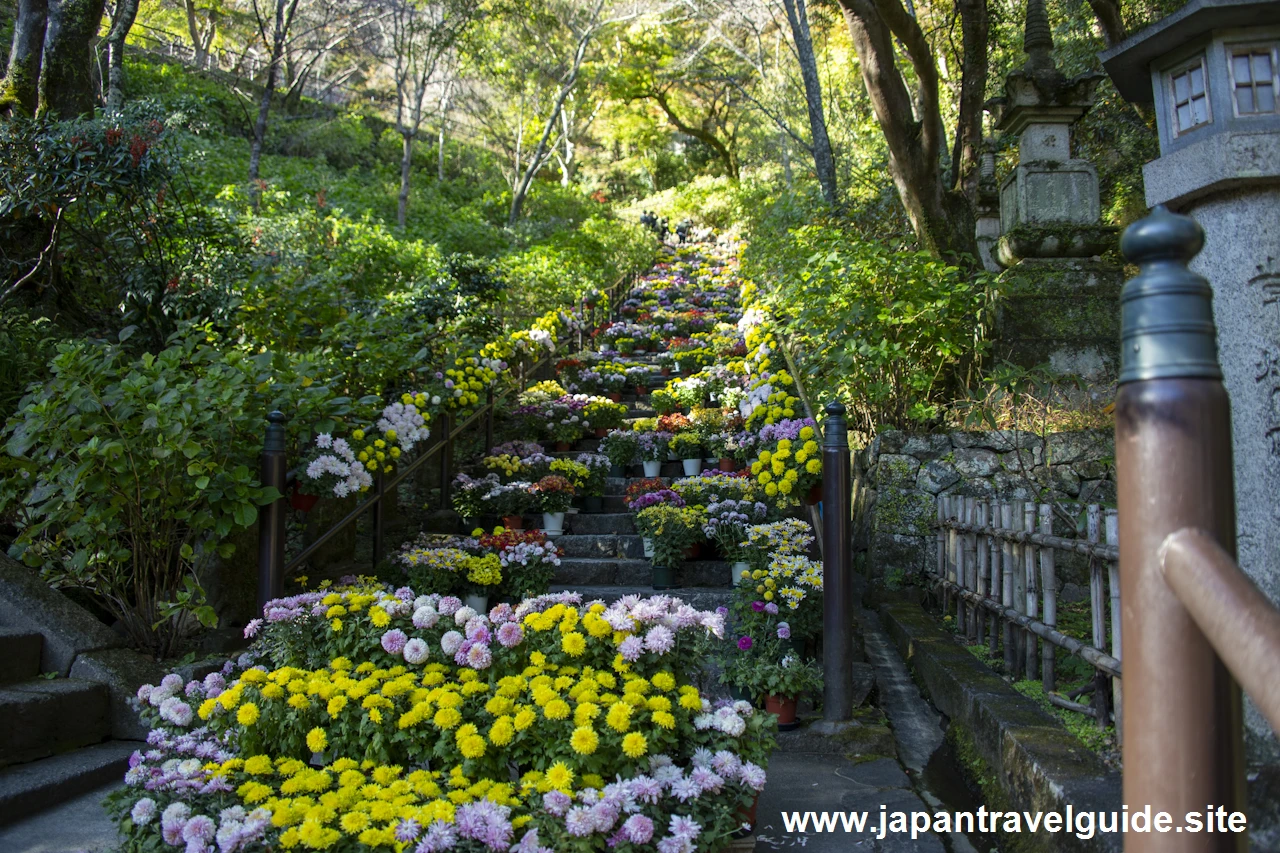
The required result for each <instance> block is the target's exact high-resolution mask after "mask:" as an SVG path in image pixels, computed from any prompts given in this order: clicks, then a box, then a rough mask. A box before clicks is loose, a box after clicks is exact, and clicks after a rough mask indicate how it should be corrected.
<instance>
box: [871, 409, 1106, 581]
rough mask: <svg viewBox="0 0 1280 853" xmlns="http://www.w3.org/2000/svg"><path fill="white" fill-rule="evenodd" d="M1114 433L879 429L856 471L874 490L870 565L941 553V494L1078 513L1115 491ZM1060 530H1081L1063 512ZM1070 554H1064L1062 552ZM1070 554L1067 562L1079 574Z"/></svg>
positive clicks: (927, 560)
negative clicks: (921, 432)
mask: <svg viewBox="0 0 1280 853" xmlns="http://www.w3.org/2000/svg"><path fill="white" fill-rule="evenodd" d="M1114 454H1115V440H1114V436H1113V434H1112V433H1111V431H1109V430H1098V431H1088V432H1064V433H1052V434H1050V435H1049V436H1048V437H1047V440H1046V439H1045V438H1043V437H1042V436H1040V435H1038V434H1035V433H1031V432H1019V431H1009V430H1002V431H993V432H951V433H933V434H927V435H913V434H908V433H905V432H901V431H899V430H890V431H887V432H884V433H881V434H880V435H879V436H877V437H876V438H875V440H874V441H872V442H871V444H870V445H869V446H868V447H866V448H864V449H863V450H862V451H860V452H859V453H858V454H857V457H856V460H855V468H856V471H857V476H859V477H860V478H861V479H862V482H864V483H866V484H868V486H869V487H870V488H871V489H872V490H873V494H872V495H870V496H869V497H870V498H871V501H872V503H871V517H870V518H869V519H868V520H867V521H866V523H865V524H864V525H863V529H865V530H867V531H868V536H867V539H866V541H865V542H864V543H861V545H862V547H863V548H865V550H866V551H867V555H866V557H867V559H866V567H867V568H866V571H867V572H868V573H869V574H870V576H871V577H883V576H885V575H886V574H887V573H889V572H890V571H893V570H900V571H903V572H908V573H910V572H920V571H926V570H928V569H929V568H930V567H931V566H933V565H935V564H936V561H937V551H936V548H937V538H936V532H935V529H934V522H935V520H936V519H937V512H938V509H937V507H938V502H937V501H938V495H952V494H955V495H973V496H977V497H984V498H995V499H1002V500H1039V501H1042V502H1056V503H1059V504H1062V505H1063V506H1065V507H1066V508H1067V509H1068V510H1069V511H1071V512H1072V513H1073V514H1074V513H1076V512H1078V509H1079V508H1080V507H1083V506H1084V505H1087V504H1091V503H1099V504H1103V505H1108V506H1111V505H1114V504H1115V500H1116V489H1115V471H1114V466H1113V464H1112V459H1113V457H1114ZM1054 532H1055V533H1057V534H1059V535H1063V536H1074V535H1075V533H1076V532H1075V530H1074V529H1072V528H1071V525H1070V524H1069V523H1068V522H1066V521H1065V520H1064V519H1057V520H1055V529H1054ZM1063 556H1064V557H1065V556H1066V555H1063ZM1072 568H1073V567H1072V566H1071V565H1070V562H1067V563H1066V565H1065V569H1066V570H1065V571H1064V570H1063V568H1060V569H1059V574H1060V576H1061V577H1062V578H1063V579H1064V581H1065V582H1068V583H1070V582H1072V581H1073V580H1076V579H1075V578H1074V577H1073V574H1074V573H1073V572H1072V571H1071V569H1072Z"/></svg>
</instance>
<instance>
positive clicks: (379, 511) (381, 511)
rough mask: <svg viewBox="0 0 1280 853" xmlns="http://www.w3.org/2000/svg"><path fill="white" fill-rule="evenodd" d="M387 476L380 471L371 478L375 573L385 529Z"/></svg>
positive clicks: (379, 559) (380, 560) (380, 557)
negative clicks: (384, 505) (384, 504)
mask: <svg viewBox="0 0 1280 853" xmlns="http://www.w3.org/2000/svg"><path fill="white" fill-rule="evenodd" d="M386 483H387V475H386V474H385V473H383V472H382V470H381V469H380V470H379V471H378V473H377V474H375V475H374V477H373V494H374V504H373V510H372V512H373V568H374V570H375V571H376V570H377V568H378V564H379V563H381V562H382V544H383V533H384V531H385V528H386V521H387V513H386V509H385V508H384V507H383V503H384V501H385V500H386V495H387V488H386Z"/></svg>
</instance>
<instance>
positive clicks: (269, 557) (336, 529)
mask: <svg viewBox="0 0 1280 853" xmlns="http://www.w3.org/2000/svg"><path fill="white" fill-rule="evenodd" d="M635 279H636V273H634V272H632V273H627V274H625V275H623V276H621V277H619V278H618V279H617V280H616V281H615V282H614V283H613V284H612V285H610V286H609V287H608V288H606V289H605V291H604V292H605V294H606V295H608V297H609V308H608V312H607V314H606V315H605V317H606V319H609V318H616V317H617V316H618V299H617V296H618V291H619V289H620V288H621V287H623V286H624V285H626V286H627V287H628V288H630V287H631V286H633V284H634V282H635ZM575 307H578V308H579V309H580V310H581V309H583V308H585V302H583V301H582V300H580V301H579V303H578V305H577V306H575ZM591 312H592V322H593V323H594V313H595V307H594V306H592V308H591ZM581 319H582V320H583V321H585V320H586V317H585V313H584V316H583V317H582V318H581ZM582 342H583V337H582V332H581V331H579V332H578V335H577V343H578V346H579V348H581V346H582ZM550 360H551V357H550V356H549V355H548V356H543V357H542V358H540V359H539V360H538V361H536V362H534V363H532V364H530V365H526V364H524V363H523V362H522V363H521V365H520V371H519V373H520V382H519V389H520V390H523V389H524V388H525V387H526V384H527V381H528V380H529V378H530V377H531V376H533V375H534V374H535V373H536V372H537V371H539V370H541V369H542V368H543V367H544V366H546V365H547V364H548V363H550ZM514 390H516V389H515V388H514V387H512V388H507V389H505V390H503V391H502V392H501V393H499V394H497V395H495V394H494V392H493V389H490V390H489V392H488V395H487V396H488V399H487V400H486V402H485V404H484V405H483V406H481V407H479V408H477V409H476V410H475V411H473V412H472V413H471V414H470V415H468V416H467V418H466V419H465V420H463V421H462V422H461V423H457V424H455V423H453V420H452V418H453V416H452V415H450V414H445V415H444V416H443V418H442V419H441V425H442V435H440V436H439V437H438V438H437V439H436V441H435V443H434V444H432V445H431V446H430V447H428V448H427V449H426V450H423V451H422V452H421V453H419V454H418V455H417V458H415V459H414V460H413V461H412V462H410V463H408V464H406V465H402V466H400V468H399V470H398V471H397V473H396V476H394V477H393V478H391V480H390V481H389V482H388V481H386V479H385V475H384V474H382V473H379V474H377V475H376V478H375V482H374V492H373V494H372V495H371V496H369V497H368V498H366V499H365V500H364V501H362V502H361V503H359V504H358V505H357V506H355V507H354V508H353V509H352V510H351V511H350V512H348V513H347V514H346V515H345V516H343V517H342V518H341V519H339V520H338V521H337V522H336V523H335V524H333V525H332V526H331V527H329V529H328V530H325V531H324V532H323V533H321V534H320V535H319V536H318V537H317V538H316V539H315V540H314V541H313V542H311V543H310V544H309V545H307V546H306V547H305V548H303V549H302V552H301V553H299V554H298V555H297V556H295V557H294V558H293V559H292V560H289V561H288V562H285V552H284V545H285V542H284V540H285V525H284V522H285V513H284V509H283V502H284V501H285V500H286V498H284V497H283V496H282V497H281V498H279V499H278V500H277V501H274V502H272V503H271V504H268V505H267V506H266V507H264V508H263V512H262V513H261V517H260V522H259V533H258V605H259V607H261V606H263V605H265V604H266V602H267V601H270V600H271V599H274V598H279V597H280V596H281V595H282V594H283V587H284V578H285V576H286V575H288V574H289V573H290V572H292V571H294V570H295V569H297V568H299V567H300V566H302V565H303V564H304V563H305V562H306V561H307V559H308V558H310V557H312V556H313V555H314V554H315V553H316V552H317V551H318V550H319V549H320V548H322V547H323V546H324V545H325V544H326V543H328V542H329V541H330V540H332V539H333V538H334V537H335V536H337V535H338V534H339V533H340V532H342V531H343V530H345V529H347V528H348V527H350V526H351V525H352V524H353V523H355V521H356V520H357V519H359V518H360V516H362V515H364V514H365V513H366V512H369V511H372V512H373V514H374V522H373V524H374V533H373V535H374V542H373V564H374V565H375V566H376V565H377V564H378V563H380V562H381V561H382V555H383V548H382V521H383V519H382V507H383V503H382V500H383V498H384V497H386V495H387V494H388V493H389V492H391V491H392V490H393V489H395V488H396V487H397V486H399V485H400V484H401V483H402V482H404V480H405V479H406V478H407V477H408V476H409V475H410V474H412V473H414V472H415V471H417V470H418V469H419V468H421V467H422V466H423V465H425V464H426V462H427V460H429V459H431V458H432V457H434V456H435V455H436V454H437V453H440V454H443V459H442V464H441V470H440V500H441V504H442V505H445V504H447V502H448V499H449V479H450V462H449V460H450V458H451V456H452V453H453V448H454V446H455V444H456V442H457V437H458V435H460V434H461V433H462V432H463V431H464V430H465V429H467V428H468V427H470V426H471V425H473V424H474V423H475V422H476V421H477V420H478V419H479V418H481V417H483V418H485V423H486V426H485V433H486V442H487V445H492V444H493V416H494V413H495V411H496V404H497V402H498V401H500V400H503V399H505V398H506V397H507V396H509V395H510V393H511V392H512V391H514ZM268 420H269V422H270V425H269V426H268V428H267V439H266V442H265V443H264V446H263V453H262V476H261V480H262V484H263V485H264V486H274V487H275V488H277V489H278V490H279V491H280V492H282V493H283V492H284V490H285V489H286V488H287V487H288V486H289V485H290V484H291V483H292V482H295V481H296V477H297V470H296V469H295V470H292V471H288V470H286V468H287V466H286V458H287V450H286V448H285V443H284V423H285V416H284V415H283V414H282V413H280V412H272V413H271V415H270V416H269V417H268ZM486 449H487V447H486Z"/></svg>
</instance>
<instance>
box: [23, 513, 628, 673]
mask: <svg viewBox="0 0 1280 853" xmlns="http://www.w3.org/2000/svg"><path fill="white" fill-rule="evenodd" d="M624 509H625V507H624ZM43 650H44V637H42V636H41V635H40V634H37V633H35V632H34V631H24V630H22V629H21V628H3V627H0V684H9V683H11V682H14V681H26V680H28V679H31V678H35V677H36V676H37V675H39V674H40V652H41V651H43Z"/></svg>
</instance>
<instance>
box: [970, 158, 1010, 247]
mask: <svg viewBox="0 0 1280 853" xmlns="http://www.w3.org/2000/svg"><path fill="white" fill-rule="evenodd" d="M975 213H976V214H977V216H976V222H975V223H974V233H975V234H976V236H977V238H978V255H979V256H980V258H981V260H982V266H983V268H984V269H986V270H987V272H1000V270H1002V269H1003V267H1001V266H1000V262H999V261H997V260H996V241H997V240H999V239H1000V190H999V188H998V186H997V185H996V152H995V140H993V139H984V140H983V142H982V158H981V159H980V160H979V164H978V204H977V210H976V211H975Z"/></svg>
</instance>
